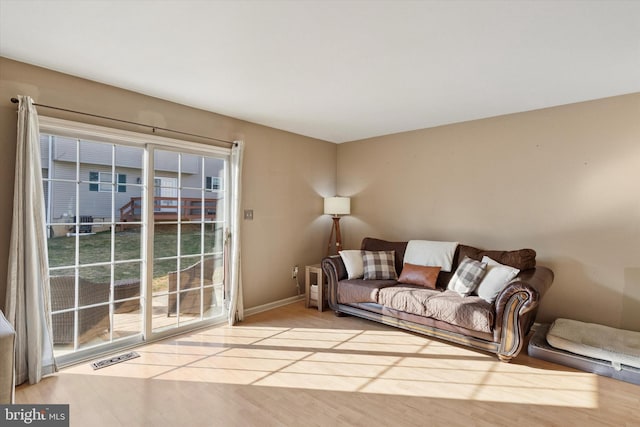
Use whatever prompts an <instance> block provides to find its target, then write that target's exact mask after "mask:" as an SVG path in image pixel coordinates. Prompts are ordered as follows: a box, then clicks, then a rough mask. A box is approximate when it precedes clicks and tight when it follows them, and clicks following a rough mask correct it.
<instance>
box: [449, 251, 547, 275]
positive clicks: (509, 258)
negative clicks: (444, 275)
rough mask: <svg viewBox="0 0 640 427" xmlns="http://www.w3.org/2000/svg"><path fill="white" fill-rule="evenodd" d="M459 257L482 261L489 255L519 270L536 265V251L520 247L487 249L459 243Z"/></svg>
mask: <svg viewBox="0 0 640 427" xmlns="http://www.w3.org/2000/svg"><path fill="white" fill-rule="evenodd" d="M458 248H459V250H460V252H459V259H464V257H465V256H467V257H469V258H471V259H475V260H477V261H480V260H481V259H482V257H483V256H487V257H489V258H491V259H492V260H494V261H496V262H499V263H500V264H504V265H508V266H510V267H513V268H517V269H518V270H527V269H529V268H534V267H535V266H536V251H534V250H533V249H519V250H516V251H485V250H482V249H478V248H474V247H473V246H466V245H459V246H458Z"/></svg>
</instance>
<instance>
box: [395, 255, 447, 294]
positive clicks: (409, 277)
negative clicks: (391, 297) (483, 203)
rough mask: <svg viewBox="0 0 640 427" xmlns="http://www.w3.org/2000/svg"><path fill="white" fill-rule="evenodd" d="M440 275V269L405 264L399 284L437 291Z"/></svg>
mask: <svg viewBox="0 0 640 427" xmlns="http://www.w3.org/2000/svg"><path fill="white" fill-rule="evenodd" d="M438 273H440V267H424V266H422V265H415V264H410V263H408V262H405V263H404V267H403V268H402V273H401V274H400V277H399V278H398V282H400V283H405V284H408V285H418V286H424V287H425V288H430V289H435V288H436V281H437V280H438Z"/></svg>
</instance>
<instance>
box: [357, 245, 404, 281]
mask: <svg viewBox="0 0 640 427" xmlns="http://www.w3.org/2000/svg"><path fill="white" fill-rule="evenodd" d="M395 259H396V251H379V252H373V251H362V264H363V267H364V279H365V280H396V279H397V278H398V274H397V273H396V260H395Z"/></svg>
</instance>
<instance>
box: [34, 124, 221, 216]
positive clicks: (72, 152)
mask: <svg viewBox="0 0 640 427" xmlns="http://www.w3.org/2000/svg"><path fill="white" fill-rule="evenodd" d="M40 147H41V161H42V174H43V178H45V179H47V178H48V179H49V181H48V182H45V188H44V190H45V204H46V210H47V212H46V215H47V222H48V223H69V222H73V221H74V216H75V215H76V214H75V212H76V203H77V206H78V212H79V215H80V216H81V217H89V216H90V217H92V219H93V221H95V222H110V221H111V217H112V212H113V215H114V220H115V221H116V222H119V221H131V220H139V219H140V218H139V216H140V213H141V209H140V200H141V196H142V190H143V185H142V183H143V180H144V178H143V176H142V162H143V150H142V149H140V148H137V147H127V146H122V145H118V146H117V147H116V150H115V152H114V151H113V149H112V147H113V146H112V145H110V144H103V143H95V142H90V141H80V144H79V147H80V154H79V155H78V152H77V147H78V142H77V140H75V139H72V138H67V137H61V136H54V135H46V134H43V135H41V136H40ZM113 164H115V175H116V176H115V179H114V177H113V175H112V174H113V172H114V168H112V165H113ZM154 164H155V172H154V196H155V197H156V198H159V199H156V202H155V204H154V211H155V212H156V214H157V216H158V217H164V218H165V219H167V220H172V219H173V220H175V219H176V215H177V212H178V208H177V204H178V195H180V198H181V200H182V205H183V206H184V207H185V208H184V209H182V210H181V214H182V216H183V218H184V217H187V216H199V215H200V214H201V210H200V208H201V206H202V190H203V189H204V190H205V199H206V200H207V202H205V205H206V206H207V212H206V214H205V215H208V216H209V217H210V216H211V215H214V214H215V206H216V204H215V201H216V199H217V198H218V193H217V192H216V191H217V190H222V188H221V182H222V175H223V173H224V169H223V168H224V162H223V161H222V160H220V159H214V158H204V159H203V158H202V157H201V156H195V155H193V156H192V155H188V154H183V155H182V157H181V159H179V155H178V154H177V153H174V152H169V151H156V155H155V159H154ZM76 175H77V176H78V179H79V181H80V184H79V185H76V184H77V178H76ZM179 180H180V181H179ZM179 182H180V186H181V189H180V193H179V189H178V183H179ZM114 188H115V192H113V193H112V189H114ZM83 221H84V220H83Z"/></svg>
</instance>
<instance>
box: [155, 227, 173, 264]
mask: <svg viewBox="0 0 640 427" xmlns="http://www.w3.org/2000/svg"><path fill="white" fill-rule="evenodd" d="M153 254H154V257H155V258H165V257H171V256H177V255H178V226H177V225H176V224H156V225H155V227H154V236H153Z"/></svg>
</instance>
